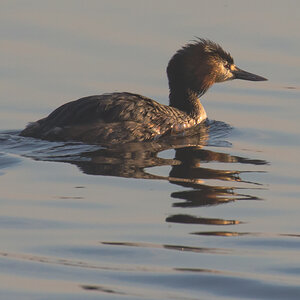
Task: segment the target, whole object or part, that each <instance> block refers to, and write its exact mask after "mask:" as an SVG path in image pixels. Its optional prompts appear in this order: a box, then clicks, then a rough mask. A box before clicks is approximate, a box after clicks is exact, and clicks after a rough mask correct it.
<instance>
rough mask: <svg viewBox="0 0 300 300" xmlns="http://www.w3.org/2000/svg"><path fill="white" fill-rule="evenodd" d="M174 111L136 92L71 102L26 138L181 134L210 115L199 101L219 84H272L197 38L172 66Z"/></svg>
mask: <svg viewBox="0 0 300 300" xmlns="http://www.w3.org/2000/svg"><path fill="white" fill-rule="evenodd" d="M167 75H168V79H169V89H170V93H169V103H170V104H169V106H167V105H162V104H160V103H158V102H156V101H154V100H151V99H149V98H146V97H144V96H141V95H137V94H132V93H111V94H103V95H99V96H89V97H84V98H81V99H78V100H75V101H72V102H68V103H66V104H64V105H62V106H60V107H59V108H57V109H56V110H54V111H53V112H52V113H51V114H50V115H49V116H48V117H46V118H44V119H41V120H38V121H36V122H33V123H30V124H29V125H28V126H27V127H26V128H25V129H24V130H23V131H22V132H21V133H20V135H22V136H30V137H35V138H40V139H46V140H52V141H71V140H74V141H82V142H87V143H92V144H95V143H100V144H101V143H126V142H133V141H146V140H151V139H155V138H158V137H160V136H162V135H167V134H176V133H181V132H182V131H184V130H185V129H187V128H190V127H192V126H195V125H197V124H199V123H201V122H203V121H204V120H205V119H206V118H207V116H206V112H205V110H204V108H203V106H202V104H201V102H200V100H199V97H200V96H201V95H203V94H204V93H205V92H206V91H207V90H208V88H209V87H210V86H211V85H213V84H214V83H215V82H223V81H227V80H232V79H244V80H251V81H263V80H267V79H266V78H264V77H261V76H258V75H255V74H252V73H249V72H246V71H243V70H241V69H239V68H238V67H236V66H235V65H234V62H233V58H232V57H231V55H230V54H229V53H228V52H225V51H224V50H223V49H222V48H221V46H220V45H218V44H216V43H214V42H212V41H210V40H206V39H200V38H199V39H197V40H196V41H194V42H191V43H189V44H187V45H185V46H184V47H183V48H182V49H180V50H179V51H177V52H176V53H175V55H174V56H173V57H172V58H171V60H170V61H169V64H168V67H167Z"/></svg>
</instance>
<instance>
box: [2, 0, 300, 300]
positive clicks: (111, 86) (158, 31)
mask: <svg viewBox="0 0 300 300" xmlns="http://www.w3.org/2000/svg"><path fill="white" fill-rule="evenodd" d="M299 9H300V4H299V2H297V1H286V2H282V1H263V2H261V1H251V2H249V3H248V2H244V1H243V2H240V1H219V2H218V1H215V2H213V1H184V2H182V1H3V0H2V1H1V10H0V24H1V26H0V37H1V38H0V46H1V51H0V87H1V89H0V91H1V100H0V129H1V131H0V175H1V181H0V187H1V194H0V205H1V212H0V240H1V246H0V299H1V300H2V299H5V300H6V299H8V300H11V299H22V300H23V299H30V300H32V299H124V300H125V299H187V300H191V299H222V300H223V299H300V259H299V250H300V202H299V200H300V199H299V195H300V190H299V184H300V180H299V179H300V178H299V169H300V164H299V154H300V153H299V148H300V147H299V146H300V138H299V133H300V125H299V111H300V101H299V99H300V73H299V68H300V57H299V53H300V31H299V30H298V29H299V28H300V21H299ZM194 36H201V37H207V38H210V39H212V40H214V41H216V42H219V43H220V44H221V45H222V46H223V47H224V48H225V49H226V50H228V51H230V52H231V54H232V55H233V56H234V58H235V62H236V64H237V65H238V66H240V67H241V68H243V69H246V70H248V71H250V72H254V73H257V74H259V75H262V76H265V77H267V78H269V81H268V82H259V83H253V82H243V81H234V82H229V83H224V84H218V85H215V86H214V87H213V88H212V89H211V90H210V91H209V92H208V93H207V94H206V95H205V96H204V97H203V104H204V106H205V108H206V110H207V112H208V115H209V118H210V121H209V124H208V125H207V126H202V127H201V128H199V135H197V136H194V137H193V138H183V137H182V138H180V139H173V140H166V141H161V142H155V143H145V144H142V143H139V144H132V145H130V146H126V147H116V148H110V149H104V148H101V147H99V146H91V145H83V144H80V143H51V142H47V141H40V140H34V139H31V138H21V137H19V136H18V132H19V131H20V130H21V129H22V128H23V127H24V126H25V124H26V123H27V122H28V121H33V120H36V119H38V118H41V117H42V116H44V115H46V114H47V113H49V112H50V111H51V110H53V109H54V108H56V107H57V106H58V105H60V104H62V103H64V102H66V101H69V100H74V99H77V98H79V97H82V96H86V95H92V94H101V93H104V92H111V91H131V92H137V93H140V94H143V95H146V96H149V97H151V98H154V99H157V100H158V101H160V102H161V103H165V104H166V103H168V97H167V95H168V86H167V79H166V75H165V67H166V65H167V62H168V59H169V58H170V57H171V55H172V54H173V53H174V52H175V51H176V50H177V49H179V48H180V47H181V46H182V45H183V44H184V43H185V42H187V41H189V40H191V39H193V38H194Z"/></svg>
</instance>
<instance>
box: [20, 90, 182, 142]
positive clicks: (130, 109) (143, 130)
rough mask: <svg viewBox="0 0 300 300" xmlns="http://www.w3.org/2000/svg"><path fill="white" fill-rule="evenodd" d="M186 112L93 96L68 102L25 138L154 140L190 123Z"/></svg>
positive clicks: (128, 97)
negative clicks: (180, 125) (175, 126)
mask: <svg viewBox="0 0 300 300" xmlns="http://www.w3.org/2000/svg"><path fill="white" fill-rule="evenodd" d="M187 119H188V116H187V115H186V114H185V113H183V112H182V111H180V110H178V109H176V108H173V107H170V106H166V105H162V104H159V103H158V102H156V101H154V100H151V99H149V98H146V97H143V96H140V95H137V94H131V93H112V94H103V95H99V96H90V97H85V98H81V99H78V100H75V101H72V102H68V103H66V104H64V105H62V106H60V107H58V108H57V109H56V110H54V111H53V112H52V113H51V114H50V115H49V116H48V117H46V118H44V119H41V120H39V121H37V122H34V123H30V124H29V125H28V126H27V127H26V128H25V129H24V130H23V131H22V132H21V135H22V136H31V137H37V138H42V139H47V140H62V141H65V140H78V141H83V142H88V143H100V142H104V143H117V142H120V141H121V142H131V141H141V140H149V139H153V138H155V137H157V136H160V135H163V134H166V133H167V132H168V131H170V130H171V129H172V127H173V125H174V124H177V123H178V124H180V123H184V122H186V121H187Z"/></svg>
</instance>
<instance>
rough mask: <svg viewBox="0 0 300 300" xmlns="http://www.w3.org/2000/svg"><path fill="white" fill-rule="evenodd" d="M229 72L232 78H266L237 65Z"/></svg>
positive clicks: (259, 79) (251, 79)
mask: <svg viewBox="0 0 300 300" xmlns="http://www.w3.org/2000/svg"><path fill="white" fill-rule="evenodd" d="M231 73H232V74H233V76H234V79H243V80H250V81H265V80H268V79H267V78H264V77H262V76H258V75H255V74H252V73H249V72H246V71H244V70H242V69H240V68H238V67H235V68H234V70H232V71H231Z"/></svg>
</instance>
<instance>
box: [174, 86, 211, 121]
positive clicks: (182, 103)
mask: <svg viewBox="0 0 300 300" xmlns="http://www.w3.org/2000/svg"><path fill="white" fill-rule="evenodd" d="M169 98H170V106H172V107H175V108H177V109H180V110H181V111H183V112H185V113H187V114H188V115H190V116H191V117H192V118H199V117H203V118H206V113H205V110H204V107H203V105H202V104H201V102H200V99H199V94H198V93H196V92H194V91H192V90H191V89H178V88H176V89H171V90H170V95H169Z"/></svg>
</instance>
